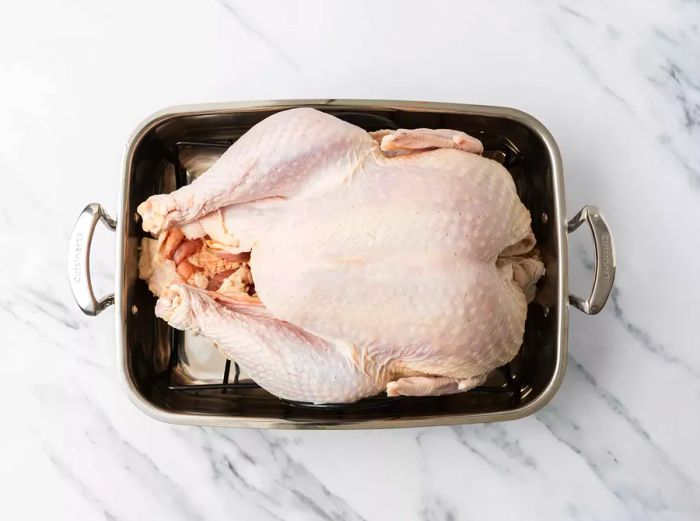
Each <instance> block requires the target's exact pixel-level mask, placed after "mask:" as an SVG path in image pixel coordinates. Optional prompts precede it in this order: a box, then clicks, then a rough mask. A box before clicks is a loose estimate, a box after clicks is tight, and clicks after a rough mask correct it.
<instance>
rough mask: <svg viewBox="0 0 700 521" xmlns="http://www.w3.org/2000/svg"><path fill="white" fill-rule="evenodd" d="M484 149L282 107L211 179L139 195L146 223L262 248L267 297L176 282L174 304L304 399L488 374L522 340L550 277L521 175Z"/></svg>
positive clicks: (259, 257)
mask: <svg viewBox="0 0 700 521" xmlns="http://www.w3.org/2000/svg"><path fill="white" fill-rule="evenodd" d="M479 152H481V144H480V143H479V142H478V140H475V139H474V138H471V137H469V136H467V135H466V134H463V133H461V132H456V131H450V130H438V131H434V130H426V129H418V130H409V131H381V132H377V133H373V134H368V133H367V132H365V131H364V130H362V129H360V128H358V127H355V126H353V125H350V124H348V123H345V122H343V121H341V120H339V119H337V118H335V117H333V116H330V115H327V114H324V113H321V112H318V111H315V110H313V109H295V110H290V111H285V112H281V113H278V114H276V115H274V116H271V117H270V118H267V119H266V120H264V121H263V122H261V123H260V124H258V125H257V126H256V127H254V128H253V129H251V130H250V131H249V132H248V133H247V134H245V135H244V136H243V137H242V138H241V139H240V140H238V141H237V142H236V143H235V144H234V145H233V146H232V147H231V148H230V149H229V150H228V151H227V152H226V153H225V154H224V156H222V158H221V159H220V160H219V161H218V162H216V163H215V164H214V165H213V166H212V167H211V168H210V169H209V170H208V171H207V172H206V173H205V174H203V175H202V176H201V177H200V178H199V179H197V180H196V181H195V182H194V183H192V184H191V185H189V186H187V187H185V188H182V189H180V190H178V191H177V192H174V193H172V194H164V195H157V196H153V197H151V198H150V199H149V200H148V201H146V202H145V203H143V204H142V205H141V206H140V207H139V213H140V214H141V215H142V216H143V225H144V229H145V230H147V231H151V232H153V233H156V234H157V233H159V232H161V231H162V230H163V229H167V228H169V227H172V226H176V225H177V226H182V228H183V230H184V232H185V234H186V235H187V236H188V237H189V238H196V237H204V236H207V235H208V236H209V237H210V244H211V245H212V246H213V247H215V248H218V249H221V250H226V251H229V252H239V251H251V259H250V266H251V270H252V273H253V280H254V282H255V287H256V291H257V294H258V296H259V297H260V300H261V301H262V305H257V306H256V305H251V304H249V303H246V304H242V303H237V302H234V301H227V302H217V301H215V300H214V299H212V296H211V295H210V294H208V293H207V292H205V291H201V290H196V289H192V288H189V287H187V286H182V285H176V286H173V287H171V289H170V290H169V291H168V292H166V293H167V294H166V295H164V296H163V298H161V300H160V301H159V303H158V307H157V313H158V314H159V316H161V317H163V318H165V319H166V320H168V321H169V322H170V323H171V325H173V326H174V327H178V328H181V329H197V330H199V331H200V332H201V333H202V334H203V335H205V336H208V337H210V338H211V339H212V340H214V341H215V342H216V343H217V344H218V345H219V347H220V349H221V350H222V351H223V352H224V353H225V354H227V356H230V357H231V358H234V359H235V360H236V361H238V362H239V363H240V364H241V365H242V366H243V367H244V368H245V370H246V372H247V373H249V374H250V375H251V376H252V377H253V378H254V379H255V380H256V381H257V382H258V383H259V384H260V385H262V386H263V387H265V388H266V389H268V390H269V391H270V392H272V393H274V394H276V395H278V396H280V397H283V398H287V399H292V400H300V401H308V402H316V403H329V402H332V403H340V402H350V401H355V400H357V399H360V398H362V397H366V396H371V395H373V394H376V393H377V392H380V391H382V390H385V389H386V390H387V392H388V393H389V394H390V395H397V394H411V395H429V394H445V393H453V392H458V391H463V390H468V389H470V388H472V387H474V386H476V385H479V384H480V383H482V382H483V381H484V379H485V376H486V375H487V374H488V373H489V372H490V371H492V370H493V369H494V368H496V367H498V366H500V365H502V364H504V363H507V362H508V361H510V360H511V359H512V358H513V357H514V356H515V354H516V353H517V351H518V349H519V346H520V343H521V342H522V337H523V331H524V324H525V315H526V310H527V301H528V299H529V298H530V297H531V296H532V286H533V285H534V283H535V282H536V281H537V279H538V278H539V277H540V276H541V275H542V273H543V266H542V264H541V262H540V261H539V260H537V259H536V258H535V257H534V256H533V255H532V252H531V250H532V248H533V247H534V243H535V241H534V236H533V234H532V231H531V228H530V215H529V213H528V211H527V209H526V208H525V207H524V206H523V204H522V203H521V202H520V200H519V198H518V196H517V193H516V191H515V186H514V184H513V181H512V179H511V176H510V175H509V174H508V172H507V171H506V170H505V169H504V168H503V167H502V166H501V165H500V164H498V163H496V162H494V161H491V160H488V159H485V158H483V157H481V156H480V155H478V153H479Z"/></svg>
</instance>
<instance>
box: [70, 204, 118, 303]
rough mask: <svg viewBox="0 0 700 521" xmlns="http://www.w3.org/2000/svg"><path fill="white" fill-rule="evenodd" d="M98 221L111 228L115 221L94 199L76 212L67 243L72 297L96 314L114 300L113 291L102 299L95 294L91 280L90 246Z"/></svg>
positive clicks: (114, 227)
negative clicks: (77, 214) (75, 218)
mask: <svg viewBox="0 0 700 521" xmlns="http://www.w3.org/2000/svg"><path fill="white" fill-rule="evenodd" d="M98 222H102V223H103V224H104V225H105V226H106V227H107V228H109V229H110V230H112V231H114V230H115V229H116V227H117V221H115V220H114V219H112V218H111V217H110V216H109V215H107V214H106V213H105V211H104V209H103V208H102V206H100V205H99V204H97V203H92V204H89V205H87V206H86V207H85V209H84V210H83V211H82V212H81V213H80V215H79V216H78V220H77V221H76V222H75V226H74V227H73V233H71V236H70V242H69V244H68V280H69V282H70V289H71V291H72V292H73V298H75V301H76V302H77V303H78V307H80V309H81V310H82V311H83V313H85V314H86V315H90V316H95V315H97V314H99V313H100V312H101V311H102V310H104V309H105V308H106V307H108V306H111V305H112V304H114V295H113V294H112V295H109V296H107V297H105V298H103V299H102V300H97V298H95V293H94V292H93V290H92V281H91V280H90V248H91V246H92V236H93V235H94V233H95V227H96V226H97V223H98Z"/></svg>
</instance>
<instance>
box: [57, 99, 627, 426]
mask: <svg viewBox="0 0 700 521" xmlns="http://www.w3.org/2000/svg"><path fill="white" fill-rule="evenodd" d="M299 106H310V107H314V108H317V109H319V110H323V111H327V112H330V113H332V114H334V115H336V116H338V117H340V118H342V119H345V120H347V121H350V122H352V123H354V124H356V125H359V126H361V127H363V128H365V129H366V130H378V129H382V128H418V127H427V128H451V129H458V130H463V131H465V132H467V133H469V134H471V135H474V136H478V137H479V138H480V139H481V140H482V141H483V143H484V146H485V149H486V151H485V155H487V156H488V157H491V158H493V159H494V160H497V161H500V162H501V163H503V164H504V166H505V167H506V168H507V169H508V170H509V172H510V173H511V175H512V176H513V179H514V180H515V184H516V186H517V189H518V193H519V195H520V197H521V198H522V200H523V202H524V203H525V205H526V206H527V208H528V209H529V210H530V212H531V214H532V226H533V230H534V232H535V235H536V236H537V242H538V247H539V248H540V250H541V253H542V256H543V259H544V260H545V264H546V268H547V274H546V276H545V277H544V278H543V279H542V280H541V281H540V284H539V287H538V294H537V297H536V300H535V302H533V303H532V304H531V305H530V307H529V309H528V317H527V323H526V327H525V336H524V339H523V345H522V348H521V350H520V353H519V354H518V356H517V357H516V358H515V360H513V361H512V362H511V363H510V364H508V365H507V366H505V367H502V368H499V369H498V370H496V371H494V372H493V373H492V374H491V375H490V376H489V378H488V380H487V382H486V383H485V384H484V385H483V386H481V387H479V388H477V389H476V390H473V391H470V392H467V393H462V394H455V395H451V396H441V397H422V398H413V397H401V398H388V397H386V396H377V397H374V398H369V399H366V400H362V401H361V402H358V403H356V404H350V405H324V406H312V405H310V404H303V403H293V402H287V401H283V400H280V399H278V398H276V397H275V396H272V395H271V394H269V393H267V392H266V391H264V390H263V389H261V388H259V387H258V386H257V385H256V384H255V383H254V382H252V381H251V380H249V379H247V378H246V377H245V374H241V372H240V369H239V367H238V366H237V365H236V364H235V363H232V362H230V361H229V362H227V361H226V360H225V359H223V358H222V357H221V355H220V354H219V353H218V352H217V351H216V349H214V348H213V347H212V346H211V345H208V344H207V342H206V341H204V340H203V339H201V338H196V337H191V336H189V335H185V334H182V333H180V332H177V331H175V330H173V329H171V328H170V327H168V325H167V324H166V323H164V322H163V321H161V320H159V319H157V318H156V317H155V315H154V304H155V298H154V297H153V295H151V293H150V292H149V291H148V289H147V287H146V284H145V283H143V281H140V280H139V279H138V277H137V264H138V246H139V242H140V239H141V237H143V236H144V233H143V231H142V230H141V227H140V223H139V221H138V219H137V218H136V206H137V205H138V204H139V203H141V202H142V201H144V200H145V199H146V198H147V197H148V196H150V195H152V194H155V193H162V192H166V191H170V190H173V189H174V188H176V187H177V186H179V185H182V184H185V183H187V182H189V181H190V180H191V178H192V176H194V175H196V174H197V172H195V171H194V170H195V169H193V168H192V167H191V166H187V165H193V164H196V163H197V160H201V161H200V162H204V163H206V162H207V161H211V160H213V159H214V158H215V157H216V156H217V155H219V154H221V153H222V152H223V150H225V149H226V147H228V146H229V145H230V144H231V143H232V142H233V141H235V140H236V139H237V138H238V137H240V136H241V135H242V134H243V133H244V132H246V131H247V130H248V129H249V128H250V127H251V126H253V125H254V124H255V123H257V122H258V121H260V120H262V119H263V118H265V117H267V116H269V115H270V114H272V113H274V112H277V111H280V110H285V109H289V108H293V107H299ZM193 158H194V161H193ZM117 208H118V210H117V211H118V214H117V218H116V219H111V218H110V217H108V216H107V215H106V214H105V212H104V210H103V209H102V207H101V206H100V205H99V204H90V205H88V206H87V207H86V208H85V209H84V210H83V212H82V213H81V214H80V216H79V218H78V221H77V223H76V225H75V229H74V231H73V234H72V236H71V239H70V247H69V261H68V264H69V266H68V271H69V279H70V284H71V288H72V290H73V293H74V296H75V299H76V302H77V303H78V305H79V306H80V308H81V309H82V310H83V311H84V312H85V313H87V314H90V315H96V314H97V313H99V312H101V311H103V310H104V309H105V308H106V307H107V306H109V305H110V304H112V303H114V304H115V311H116V312H115V319H116V337H117V338H116V342H117V360H118V373H119V377H120V379H121V381H122V383H123V387H124V389H125V391H126V393H127V394H128V395H129V397H130V398H131V400H132V401H133V402H134V404H136V405H137V406H138V407H139V408H140V409H141V410H143V411H144V412H145V413H147V414H149V415H151V416H153V417H154V418H156V419H159V420H162V421H166V422H172V423H184V424H193V425H220V426H229V427H263V428H295V429H348V428H380V427H409V426H428V425H448V424H460V423H472V422H490V421H500V420H512V419H515V418H521V417H523V416H527V415H529V414H532V413H533V412H535V411H537V410H538V409H540V408H541V407H542V406H544V405H545V404H546V403H547V402H548V401H549V400H550V399H551V398H552V396H553V395H554V394H555V393H556V391H557V389H558V388H559V386H560V384H561V381H562V378H563V377H564V371H565V367H566V353H567V334H568V324H569V305H570V304H571V305H573V306H574V307H576V308H578V309H580V310H581V311H583V312H584V313H587V314H591V315H592V314H595V313H597V312H599V311H600V310H601V308H602V307H603V305H604V304H605V302H606V300H607V297H608V295H609V293H610V291H611V289H612V284H613V279H614V276H615V257H614V251H613V244H612V238H611V235H610V231H609V229H608V226H607V224H606V222H605V220H604V219H603V217H602V216H601V214H600V212H599V211H598V209H597V208H596V207H594V206H586V207H584V208H583V209H582V210H581V211H580V212H579V213H577V214H576V216H575V217H574V218H573V219H571V220H567V219H566V212H565V208H564V181H563V176H562V164H561V158H560V156H559V150H558V148H557V144H556V142H555V141H554V139H553V138H552V136H551V134H550V133H549V132H548V131H547V129H546V128H545V127H544V126H543V125H542V124H541V123H539V122H538V121H537V120H536V119H534V118H533V117H532V116H529V115H528V114H525V113H523V112H520V111H518V110H513V109H510V108H503V107H487V106H476V105H458V104H448V103H418V102H403V101H363V100H305V101H272V102H250V103H224V104H215V105H196V106H183V107H177V108H172V109H166V110H163V111H161V112H158V113H156V114H154V115H153V116H151V117H150V118H148V119H147V120H146V121H144V122H143V123H142V124H141V125H140V126H139V127H138V128H137V129H136V131H135V132H134V134H133V135H132V137H131V139H130V140H129V143H128V146H127V150H126V155H125V158H124V170H123V179H122V188H121V192H120V194H119V204H118V207H117ZM98 222H102V223H104V224H105V225H107V227H108V228H110V229H112V230H114V231H116V239H117V248H116V251H117V253H116V275H115V293H114V295H113V296H109V297H106V298H103V299H102V300H98V299H96V298H95V295H94V293H93V290H92V285H91V282H90V266H89V264H90V243H91V241H92V236H93V233H94V231H95V227H96V226H97V223H98ZM583 222H587V223H588V225H589V227H590V229H591V231H592V233H593V239H594V245H595V258H596V262H595V276H594V280H593V288H592V290H591V294H590V296H589V297H588V298H587V299H582V298H579V297H575V296H570V295H569V290H568V265H567V234H568V233H570V232H572V231H573V230H575V229H576V228H578V226H579V225H580V224H582V223H583Z"/></svg>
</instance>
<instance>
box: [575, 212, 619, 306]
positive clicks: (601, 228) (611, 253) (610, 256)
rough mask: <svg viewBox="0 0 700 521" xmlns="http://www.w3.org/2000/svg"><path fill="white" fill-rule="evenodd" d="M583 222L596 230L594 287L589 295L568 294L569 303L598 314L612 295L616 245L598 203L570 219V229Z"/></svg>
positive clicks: (594, 231) (594, 236)
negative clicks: (583, 297)
mask: <svg viewBox="0 0 700 521" xmlns="http://www.w3.org/2000/svg"><path fill="white" fill-rule="evenodd" d="M584 222H587V223H588V226H589V227H590V228H591V233H593V244H594V247H595V269H594V276H593V289H591V294H590V296H589V297H588V298H587V299H585V300H584V299H582V298H581V297H577V296H576V295H569V303H570V304H571V305H572V306H574V307H576V308H578V309H580V310H581V311H583V312H584V313H586V314H587V315H595V314H597V313H599V312H600V310H601V309H603V306H605V303H606V302H607V300H608V297H609V296H610V293H611V292H612V288H613V282H614V281H615V248H614V246H613V240H612V235H611V234H610V227H609V226H608V223H607V222H606V221H605V219H604V218H603V216H602V215H601V213H600V210H598V207H597V206H590V205H587V206H584V207H583V208H582V209H581V211H580V212H579V213H577V214H576V215H575V216H574V218H573V219H571V220H570V221H569V223H568V230H569V233H571V232H573V231H574V230H576V229H577V228H578V227H579V226H581V224H583V223H584Z"/></svg>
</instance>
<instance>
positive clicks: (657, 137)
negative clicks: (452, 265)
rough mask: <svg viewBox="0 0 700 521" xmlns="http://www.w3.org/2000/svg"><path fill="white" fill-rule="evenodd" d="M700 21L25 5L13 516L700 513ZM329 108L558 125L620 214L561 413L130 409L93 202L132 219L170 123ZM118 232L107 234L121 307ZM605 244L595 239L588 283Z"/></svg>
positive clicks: (8, 373) (603, 198) (512, 7)
mask: <svg viewBox="0 0 700 521" xmlns="http://www.w3.org/2000/svg"><path fill="white" fill-rule="evenodd" d="M699 24H700V5H699V4H698V3H697V2H693V1H685V2H680V1H666V2H650V1H649V2H633V1H632V0H621V1H616V2H602V1H601V2H575V1H570V0H568V1H564V2H556V1H546V0H545V1H536V0H530V1H525V2H523V1H516V0H511V1H502V2H484V1H482V2H457V1H454V2H444V1H437V0H436V1H432V2H398V1H388V0H384V1H379V2H378V1H366V2H342V3H341V2H321V1H317V2H281V1H280V2H277V3H274V2H268V1H256V2H243V1H240V0H219V1H216V0H211V1H201V2H166V1H165V0H160V1H157V2H140V1H135V0H119V1H111V2H110V1H104V2H90V1H82V0H68V1H65V2H46V1H44V2H20V1H17V0H15V1H10V0H5V1H3V2H2V3H1V4H0V176H1V179H2V187H1V188H0V249H1V251H2V254H1V255H0V274H1V275H0V331H2V333H1V337H2V341H1V342H0V361H1V362H0V382H2V384H1V386H0V404H1V405H2V428H0V462H1V464H0V509H1V511H2V517H3V518H4V519H42V518H51V519H101V518H105V519H112V520H131V519H133V520H141V519H169V520H179V519H207V520H216V519H285V520H286V519H324V520H331V519H333V520H335V519H339V520H355V519H366V520H379V519H399V520H412V519H424V520H471V519H500V520H508V519H513V520H516V519H517V520H523V519H533V520H540V519H572V520H573V519H577V520H579V519H580V520H616V521H617V520H627V519H629V520H640V519H653V520H670V519H673V520H676V519H683V520H685V519H687V520H694V519H699V518H700V449H699V448H698V440H700V340H698V338H699V337H698V330H697V328H698V322H699V321H698V318H697V317H698V316H699V315H698V312H697V295H698V294H699V293H700V276H699V275H698V273H699V271H700V270H699V269H698V261H697V258H698V256H699V254H700V249H699V248H698V240H697V238H698V237H699V236H700V234H699V233H698V231H697V223H698V222H700V29H699ZM325 97H332V98H343V97H347V98H388V99H417V100H433V101H454V102H468V103H481V104H495V105H510V106H514V107H518V108H521V109H523V110H525V111H528V112H530V113H532V114H533V115H535V116H536V117H538V118H540V119H541V120H542V121H543V122H544V123H545V124H546V125H547V126H548V127H549V128H550V130H551V131H552V132H553V134H554V135H555V137H556V138H557V140H558V142H559V144H560V146H561V150H562V154H563V157H564V163H565V174H566V185H567V186H566V189H567V204H568V208H569V212H568V213H569V215H572V214H573V213H574V212H575V211H576V210H577V209H578V208H579V207H580V206H581V205H583V204H585V203H595V204H598V205H599V206H600V207H601V208H602V209H603V211H604V213H605V214H606V216H607V217H608V219H609V221H610V223H611V226H612V228H613V232H614V235H615V239H616V242H617V251H618V257H619V265H618V279H617V289H616V291H615V294H614V296H613V299H612V300H611V302H610V303H609V304H608V306H607V308H606V309H605V311H604V312H603V313H602V314H601V315H600V316H598V317H595V318H591V317H586V316H583V315H581V314H580V313H577V312H575V311H574V312H572V316H571V332H570V358H569V369H568V372H567V375H566V380H565V383H564V385H563V387H562V389H561V390H560V392H559V393H558V395H557V396H556V398H555V399H554V400H553V402H552V403H551V404H550V405H549V406H548V407H546V408H545V409H544V410H543V411H542V412H540V413H538V414H537V415H535V416H534V417H530V418H527V419H524V420H521V421H517V422H512V423H507V424H491V425H477V426H465V427H457V428H432V429H420V430H401V431H379V432H376V431H375V432H269V431H268V432H259V431H252V430H251V431H244V430H227V429H210V428H207V429H201V428H188V427H174V426H170V425H165V424H160V423H157V422H155V421H153V420H151V419H150V418H148V417H146V416H144V415H143V414H142V413H141V412H139V411H138V410H137V409H136V408H134V407H133V406H132V405H131V403H129V402H128V400H127V398H126V397H125V395H124V393H123V392H122V390H121V389H120V387H119V384H118V382H117V377H116V370H115V349H114V326H113V311H112V310H108V311H107V312H105V313H103V314H102V315H101V316H99V317H97V318H93V319H90V318H86V317H83V316H81V315H80V314H79V313H78V312H77V308H76V306H75V305H74V303H73V301H72V298H71V296H70V293H69V290H68V287H67V280H66V273H65V257H66V243H67V239H68V235H69V232H70V228H71V226H72V224H73V221H74V219H75V217H76V216H77V213H78V211H79V210H80V209H81V208H82V207H83V206H84V205H85V203H87V202H92V201H98V202H102V203H104V204H105V205H106V207H107V208H108V209H109V210H111V211H114V209H115V205H116V193H117V190H118V178H119V175H120V161H121V156H122V153H123V150H124V144H125V142H126V139H127V137H128V136H129V134H130V133H131V131H132V129H133V128H134V127H135V126H136V125H137V124H138V123H139V121H141V120H142V119H143V118H144V117H145V116H147V115H148V114H149V113H151V112H153V111H155V110H157V109H160V108H162V107H165V106H169V105H173V104H180V103H192V102H207V101H227V100H245V99H266V98H268V99H272V98H325ZM112 241H113V237H112V236H111V235H110V234H108V233H107V232H104V231H101V232H99V233H98V234H97V238H96V246H95V248H96V251H97V253H96V254H95V259H94V265H93V269H94V275H95V278H96V285H97V288H98V290H99V291H101V292H107V291H109V290H110V288H111V285H112V279H111V277H112V274H113V261H112V258H113V253H114V246H113V244H112ZM589 252H590V238H589V237H588V236H587V234H586V233H585V232H579V233H577V234H576V235H575V237H574V238H573V240H572V246H571V253H572V255H571V273H572V274H571V277H572V286H573V288H575V289H579V290H580V292H585V291H586V290H587V289H588V287H589V284H590V278H591V274H590V272H589V271H588V270H587V269H586V265H587V263H589V259H590V253H589ZM40 516H41V517H40Z"/></svg>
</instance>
